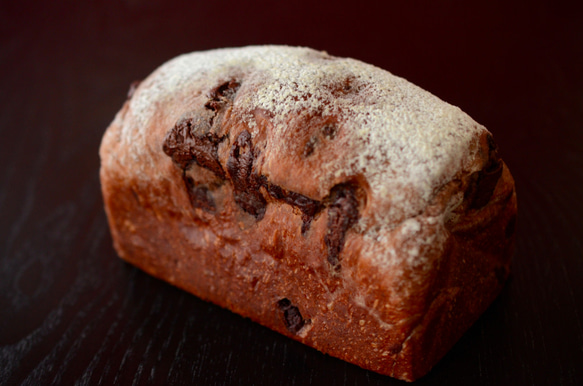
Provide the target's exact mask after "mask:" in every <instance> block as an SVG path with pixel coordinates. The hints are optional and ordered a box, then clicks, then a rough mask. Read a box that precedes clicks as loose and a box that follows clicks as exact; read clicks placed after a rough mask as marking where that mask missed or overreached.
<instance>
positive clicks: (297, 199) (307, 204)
mask: <svg viewBox="0 0 583 386" xmlns="http://www.w3.org/2000/svg"><path fill="white" fill-rule="evenodd" d="M263 184H264V186H265V188H266V190H267V192H268V193H269V195H270V196H271V197H273V198H275V199H278V200H281V201H283V202H285V203H286V204H288V205H292V206H294V207H296V208H298V209H299V210H301V211H302V234H305V233H306V232H307V231H308V229H309V228H310V224H311V223H312V220H313V219H314V216H315V215H316V214H317V213H318V212H319V211H320V210H321V209H322V203H321V202H320V201H318V200H312V199H311V198H309V197H307V196H304V195H303V194H300V193H296V192H291V191H289V190H286V189H283V188H282V187H280V186H277V185H274V184H272V183H270V182H267V181H266V180H264V182H263Z"/></svg>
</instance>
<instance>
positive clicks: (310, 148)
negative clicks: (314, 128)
mask: <svg viewBox="0 0 583 386" xmlns="http://www.w3.org/2000/svg"><path fill="white" fill-rule="evenodd" d="M317 143H318V137H312V138H310V140H309V141H308V142H306V145H305V146H304V154H303V155H304V158H307V157H309V156H311V155H312V154H314V149H315V148H316V144H317Z"/></svg>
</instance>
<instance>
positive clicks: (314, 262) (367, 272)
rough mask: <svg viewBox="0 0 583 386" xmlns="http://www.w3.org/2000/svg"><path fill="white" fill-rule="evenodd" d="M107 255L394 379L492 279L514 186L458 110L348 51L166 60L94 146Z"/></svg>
mask: <svg viewBox="0 0 583 386" xmlns="http://www.w3.org/2000/svg"><path fill="white" fill-rule="evenodd" d="M100 156H101V172H100V175H101V182H102V190H103V196H104V200H105V209H106V212H107V215H108V219H109V225H110V227H111V233H112V236H113V240H114V245H115V248H116V250H117V252H118V253H119V255H120V256H121V257H122V258H123V259H125V260H127V261H128V262H130V263H131V264H134V265H135V266H137V267H139V268H141V269H143V270H144V271H145V272H147V273H149V274H151V275H153V276H155V277H158V278H161V279H163V280H165V281H167V282H169V283H172V284H173V285H175V286H178V287H180V288H183V289H184V290H186V291H189V292H191V293H193V294H195V295H196V296H199V297H201V298H202V299H206V300H208V301H211V302H213V303H216V304H218V305H220V306H222V307H226V308H228V309H230V310H232V311H233V312H236V313H238V314H240V315H243V316H245V317H248V318H251V319H252V320H254V321H256V322H258V323H261V324H263V325H264V326H267V327H269V328H271V329H273V330H275V331H278V332H280V333H282V334H285V335H287V336H289V337H291V338H293V339H296V340H298V341H300V342H302V343H305V344H306V345H309V346H311V347H314V348H316V349H318V350H320V351H322V352H324V353H327V354H329V355H332V356H335V357H338V358H340V359H343V360H346V361H348V362H351V363H354V364H356V365H358V366H361V367H363V368H365V369H370V370H373V371H376V372H379V373H382V374H386V375H390V376H392V377H396V378H400V379H403V380H407V381H412V380H414V379H416V378H418V377H420V376H422V375H424V374H425V373H427V372H428V371H429V370H430V369H431V367H432V366H433V365H434V364H435V363H436V362H437V361H438V360H439V359H440V358H441V357H442V356H443V355H444V354H445V353H446V352H447V351H448V350H449V349H450V348H451V347H452V345H453V344H454V343H455V342H456V341H457V340H458V339H459V338H460V336H461V335H462V334H463V332H464V331H465V330H467V328H468V327H469V326H470V325H471V324H472V323H473V322H474V321H475V320H476V319H477V318H478V317H479V315H480V314H481V313H482V312H483V311H484V310H485V309H486V308H487V307H488V305H489V304H490V303H491V302H492V300H493V299H494V298H495V297H496V296H497V294H498V293H499V291H500V290H501V288H502V286H503V285H504V282H505V280H506V278H507V276H508V273H509V263H510V258H511V254H512V246H513V242H514V224H515V219H516V195H515V191H514V182H513V180H512V177H511V174H510V172H509V171H508V168H507V167H506V165H505V164H504V162H503V161H502V160H501V159H500V156H499V154H498V150H497V147H496V145H495V143H494V141H493V138H492V135H491V134H490V133H489V132H488V131H487V130H486V129H485V128H484V127H483V126H481V125H479V124H478V123H476V122H475V121H474V120H472V119H471V118H470V117H469V116H468V115H466V114H465V113H463V112H462V111H461V110H460V109H459V108H457V107H454V106H451V105H449V104H447V103H445V102H443V101H441V100H440V99H438V98H437V97H435V96H433V95H431V94H430V93H428V92H426V91H424V90H422V89H420V88H419V87H417V86H415V85H413V84H411V83H409V82H407V81H406V80H404V79H402V78H399V77H396V76H394V75H392V74H390V73H389V72H387V71H384V70H381V69H379V68H377V67H374V66H372V65H368V64H365V63H362V62H360V61H357V60H353V59H344V58H337V57H333V56H330V55H328V54H326V53H324V52H318V51H314V50H312V49H308V48H292V47H282V46H259V47H245V48H236V49H221V50H214V51H207V52H197V53H192V54H188V55H183V56H179V57H177V58H175V59H173V60H171V61H169V62H167V63H166V64H164V65H162V66H161V67H160V68H159V69H157V70H156V71H155V72H154V73H153V74H152V75H150V76H149V77H148V78H147V79H145V80H144V81H143V82H141V83H140V84H139V85H138V86H137V88H136V89H135V90H133V91H132V95H130V96H129V97H128V100H127V101H126V102H125V104H124V106H123V107H122V109H121V111H120V112H119V113H118V114H117V116H116V117H115V119H114V121H113V122H112V124H111V126H110V127H109V128H108V130H107V132H106V133H105V136H104V138H103V142H102V145H101V149H100Z"/></svg>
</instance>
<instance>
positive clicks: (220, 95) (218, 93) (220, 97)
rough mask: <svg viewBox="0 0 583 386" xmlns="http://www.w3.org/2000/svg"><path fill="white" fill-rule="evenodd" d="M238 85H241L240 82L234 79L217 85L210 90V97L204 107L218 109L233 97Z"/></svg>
mask: <svg viewBox="0 0 583 386" xmlns="http://www.w3.org/2000/svg"><path fill="white" fill-rule="evenodd" d="M239 87H241V84H240V83H239V82H237V81H236V80H234V79H232V80H230V81H228V82H225V83H223V84H221V85H219V86H217V87H216V88H214V89H213V90H211V92H210V95H209V96H210V99H209V101H208V102H207V103H206V104H205V105H204V107H206V108H207V109H209V110H212V111H218V110H220V109H221V108H223V107H224V106H225V105H226V104H227V103H230V102H232V101H233V99H235V94H236V93H237V90H239Z"/></svg>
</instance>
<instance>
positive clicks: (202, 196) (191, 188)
mask: <svg viewBox="0 0 583 386" xmlns="http://www.w3.org/2000/svg"><path fill="white" fill-rule="evenodd" d="M182 180H183V181H184V185H185V186H186V191H187V192H188V198H189V199H190V203H191V204H192V206H193V207H195V208H201V209H203V210H206V211H207V212H211V213H214V212H215V210H216V209H217V207H216V205H215V201H214V199H213V197H212V195H211V192H210V191H209V189H208V187H207V186H204V185H198V186H197V185H196V184H195V183H194V180H193V179H192V178H190V177H188V176H187V175H186V174H183V175H182Z"/></svg>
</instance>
